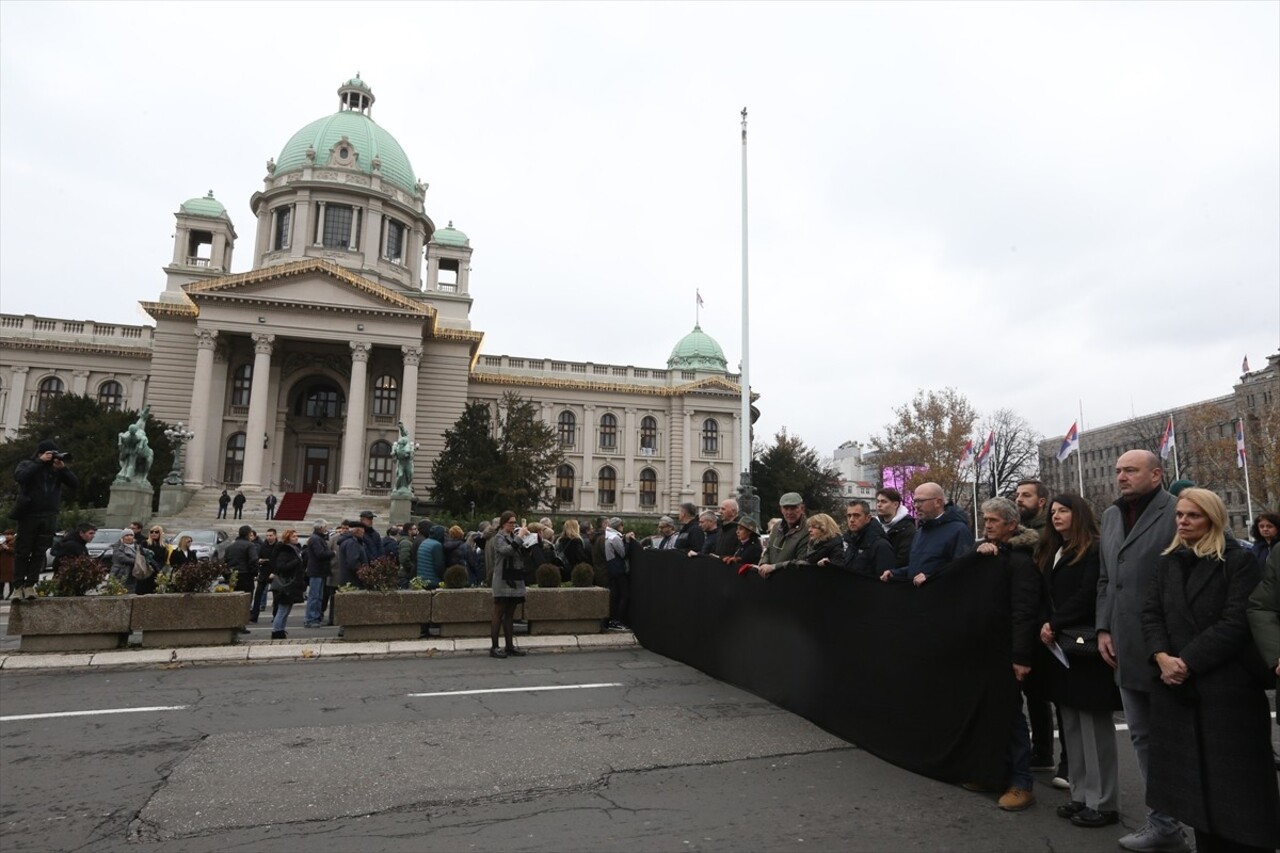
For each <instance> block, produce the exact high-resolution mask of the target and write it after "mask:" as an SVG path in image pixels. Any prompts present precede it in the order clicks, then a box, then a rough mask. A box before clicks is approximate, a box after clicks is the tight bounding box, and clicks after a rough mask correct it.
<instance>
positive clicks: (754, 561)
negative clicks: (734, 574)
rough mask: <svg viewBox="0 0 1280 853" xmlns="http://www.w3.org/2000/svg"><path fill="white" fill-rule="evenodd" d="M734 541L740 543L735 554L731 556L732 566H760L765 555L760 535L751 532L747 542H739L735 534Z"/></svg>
mask: <svg viewBox="0 0 1280 853" xmlns="http://www.w3.org/2000/svg"><path fill="white" fill-rule="evenodd" d="M733 541H734V542H737V543H738V547H737V548H736V549H735V550H734V552H733V556H731V557H730V558H729V565H731V566H758V565H760V560H761V558H762V557H763V556H764V547H763V546H762V545H761V544H760V537H759V536H758V535H756V534H754V533H753V534H751V535H750V536H748V537H747V541H746V542H738V537H737V535H736V534H735V535H734V537H733Z"/></svg>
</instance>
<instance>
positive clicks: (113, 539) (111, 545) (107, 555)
mask: <svg viewBox="0 0 1280 853" xmlns="http://www.w3.org/2000/svg"><path fill="white" fill-rule="evenodd" d="M121 533H124V529H123V528H120V527H99V528H98V532H97V533H95V534H93V538H92V539H91V540H89V542H88V544H86V545H85V546H84V547H85V550H86V551H88V552H89V556H90V557H97V558H98V559H99V560H101V561H102V562H104V563H107V564H108V565H109V564H110V563H111V555H112V554H113V553H114V552H115V545H116V543H117V542H119V541H120V534H121Z"/></svg>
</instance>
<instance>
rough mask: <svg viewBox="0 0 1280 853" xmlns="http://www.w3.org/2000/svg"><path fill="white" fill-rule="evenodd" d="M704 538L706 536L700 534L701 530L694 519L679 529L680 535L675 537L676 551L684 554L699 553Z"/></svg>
mask: <svg viewBox="0 0 1280 853" xmlns="http://www.w3.org/2000/svg"><path fill="white" fill-rule="evenodd" d="M706 538H707V534H705V533H703V532H702V528H701V527H699V526H698V519H696V518H694V519H692V520H690V521H689V523H688V524H686V525H685V526H684V527H681V528H680V535H679V536H677V537H676V550H677V551H684V552H685V553H688V552H690V551H701V550H702V543H703V541H704V540H705V539H706Z"/></svg>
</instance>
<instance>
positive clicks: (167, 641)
mask: <svg viewBox="0 0 1280 853" xmlns="http://www.w3.org/2000/svg"><path fill="white" fill-rule="evenodd" d="M248 621H249V593H247V592H194V593H193V592H188V593H167V594H165V595H140V596H138V597H137V598H135V599H134V604H133V619H132V623H131V624H132V627H133V630H135V631H141V632H142V645H143V646H151V647H154V646H164V647H173V646H229V645H231V644H232V643H234V642H235V640H236V635H237V634H238V633H239V632H240V629H241V628H243V627H244V625H245V623H246V622H248Z"/></svg>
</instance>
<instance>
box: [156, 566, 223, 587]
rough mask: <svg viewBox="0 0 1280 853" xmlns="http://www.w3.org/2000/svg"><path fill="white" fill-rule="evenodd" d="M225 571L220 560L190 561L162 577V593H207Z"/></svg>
mask: <svg viewBox="0 0 1280 853" xmlns="http://www.w3.org/2000/svg"><path fill="white" fill-rule="evenodd" d="M226 571H227V564H226V563H224V562H223V561H221V560H191V561H190V562H186V563H183V564H182V565H181V566H179V567H178V568H176V569H174V570H173V571H171V572H167V573H166V574H165V575H164V576H163V578H164V584H163V587H164V592H178V593H187V592H208V591H209V590H210V589H212V588H213V584H214V582H215V581H217V580H218V578H220V577H222V576H223V575H224V574H226ZM158 586H160V584H159V583H157V587H158Z"/></svg>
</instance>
